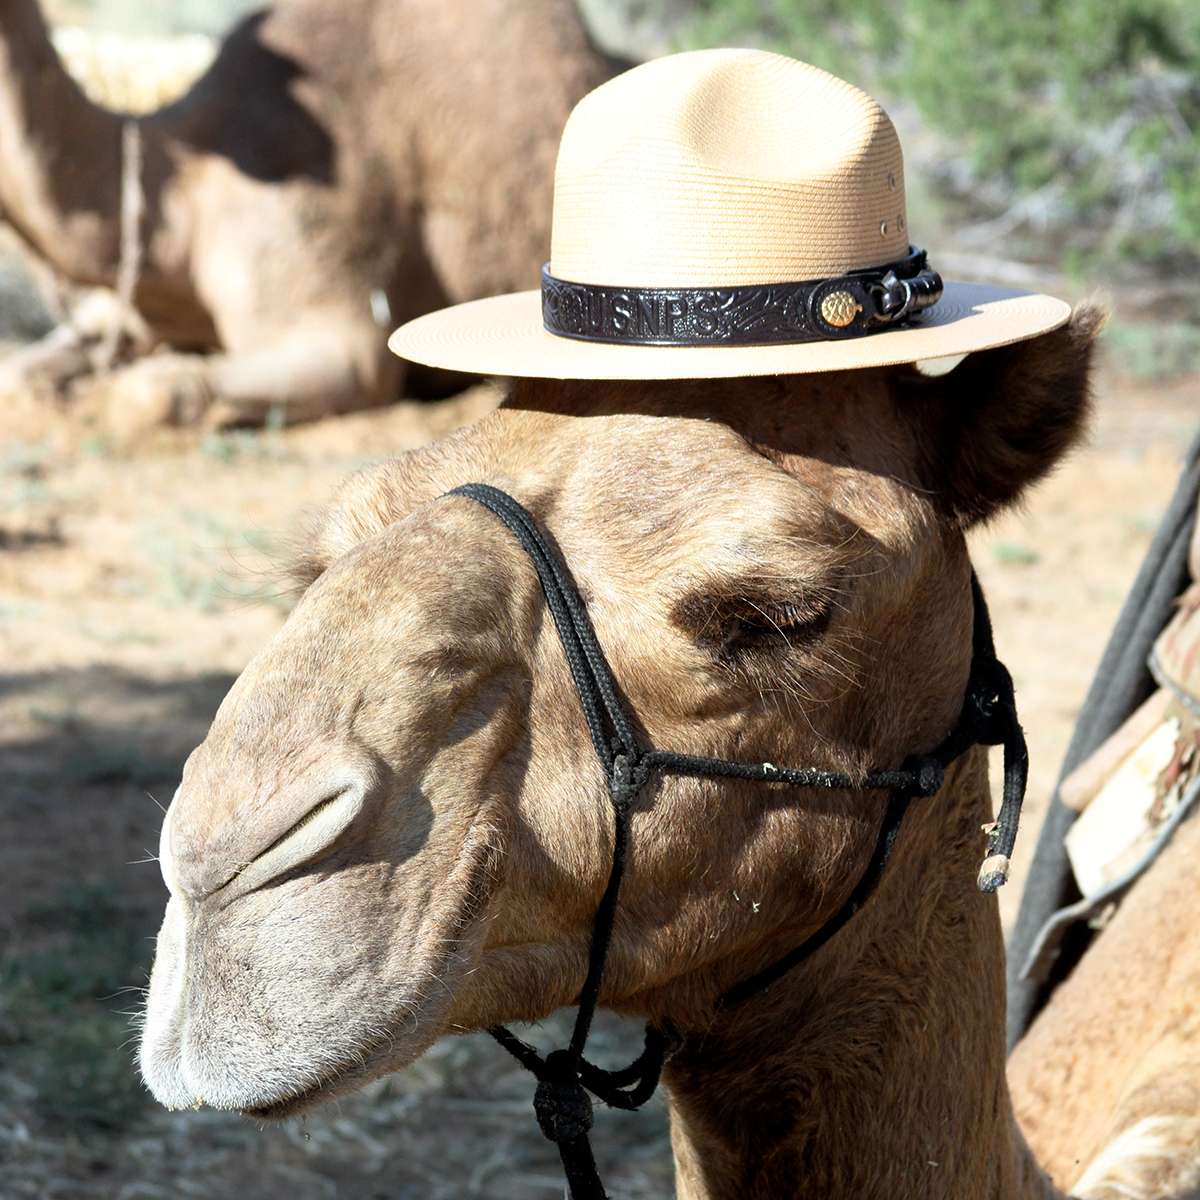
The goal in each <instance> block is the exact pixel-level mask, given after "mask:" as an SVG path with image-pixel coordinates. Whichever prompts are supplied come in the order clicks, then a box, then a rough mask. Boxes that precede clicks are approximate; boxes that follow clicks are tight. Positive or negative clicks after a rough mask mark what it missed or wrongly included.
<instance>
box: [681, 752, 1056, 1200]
mask: <svg viewBox="0 0 1200 1200" xmlns="http://www.w3.org/2000/svg"><path fill="white" fill-rule="evenodd" d="M985 763H986V760H985V759H984V757H983V753H982V752H981V751H976V752H974V753H973V754H972V755H971V756H970V758H969V759H967V760H965V761H964V763H963V765H962V767H960V768H958V769H957V770H955V771H953V772H952V773H951V775H950V777H949V779H948V782H947V784H946V787H945V788H943V790H942V792H941V793H940V794H939V795H938V796H936V797H934V798H932V799H930V800H924V801H917V802H915V804H914V807H913V809H912V810H911V811H910V813H909V815H908V817H907V818H906V822H905V826H904V828H903V829H902V832H901V835H900V838H901V840H900V842H899V843H898V844H897V848H896V852H895V854H894V855H893V858H892V861H891V863H889V866H888V869H887V872H886V873H885V877H884V880H883V882H882V883H881V884H880V888H879V890H878V891H877V892H876V894H875V896H874V897H873V898H872V900H871V901H870V902H869V903H868V905H867V906H866V907H865V908H864V909H863V910H862V911H861V912H860V913H859V914H858V915H857V916H856V917H855V918H854V919H853V920H852V921H851V922H850V924H849V925H847V926H846V927H845V928H844V929H843V930H842V931H841V932H840V933H839V934H838V935H837V936H836V937H835V938H834V939H833V940H832V941H831V942H830V943H829V944H828V945H827V946H825V947H824V948H823V949H822V950H821V951H820V952H819V953H818V954H817V955H816V956H814V958H813V959H811V960H809V961H808V962H807V963H805V964H804V965H803V966H802V967H800V968H798V969H796V970H795V971H793V972H792V973H790V974H789V975H787V976H785V977H784V978H783V979H782V980H780V981H779V982H778V983H776V984H775V985H774V986H773V987H772V988H771V989H770V990H769V991H767V992H765V993H764V994H762V995H760V996H758V997H755V998H753V999H751V1000H749V1001H748V1002H746V1003H745V1004H744V1005H743V1006H742V1007H740V1008H739V1009H737V1010H735V1011H734V1012H731V1013H729V1014H727V1015H725V1016H724V1017H719V1018H718V1019H717V1021H716V1022H715V1023H714V1025H713V1026H712V1027H711V1028H709V1029H707V1030H705V1031H703V1032H697V1033H693V1034H691V1035H690V1036H688V1037H687V1038H686V1040H685V1043H684V1046H683V1048H682V1049H681V1050H680V1051H679V1052H678V1054H677V1055H676V1056H675V1057H674V1058H673V1059H672V1060H671V1062H670V1063H669V1065H668V1068H667V1071H666V1072H665V1074H664V1079H665V1082H666V1083H667V1086H668V1089H669V1092H670V1101H671V1110H672V1125H673V1138H674V1144H675V1156H676V1167H677V1173H678V1181H677V1182H678V1194H679V1196H680V1198H681V1200H733V1198H734V1197H737V1198H738V1200H756V1198H760V1197H761V1198H762V1200H766V1198H767V1197H770V1198H771V1200H784V1198H786V1197H801V1196H804V1197H807V1196H813V1197H816V1196H820V1197H822V1198H823V1200H918V1198H920V1200H1034V1198H1037V1200H1043V1198H1044V1200H1051V1198H1053V1197H1057V1196H1058V1193H1057V1192H1055V1191H1054V1189H1053V1188H1052V1187H1051V1186H1050V1184H1049V1183H1048V1182H1047V1181H1046V1180H1045V1178H1044V1176H1043V1175H1042V1174H1041V1172H1040V1171H1039V1170H1038V1169H1037V1167H1036V1164H1034V1162H1033V1161H1032V1159H1031V1157H1030V1155H1029V1152H1028V1150H1027V1149H1026V1147H1025V1145H1024V1141H1023V1139H1022V1138H1021V1136H1020V1132H1019V1130H1018V1129H1017V1126H1016V1123H1015V1121H1014V1118H1013V1115H1012V1106H1011V1103H1010V1100H1009V1095H1008V1087H1007V1083H1006V1081H1005V1075H1004V1070H1005V1046H1004V950H1003V942H1002V938H1001V931H1000V922H999V916H998V912H997V907H996V901H995V898H994V897H985V896H982V895H980V894H979V893H978V891H977V890H976V889H975V884H974V876H975V872H976V870H977V869H978V865H979V851H980V848H981V846H982V838H981V837H980V836H979V827H980V824H981V823H982V822H983V821H984V820H987V819H988V807H987V778H986V769H985Z"/></svg>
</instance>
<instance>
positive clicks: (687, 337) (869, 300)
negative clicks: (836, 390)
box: [542, 246, 942, 346]
mask: <svg viewBox="0 0 1200 1200" xmlns="http://www.w3.org/2000/svg"><path fill="white" fill-rule="evenodd" d="M941 295H942V280H941V277H940V276H939V275H938V274H937V272H936V271H934V270H932V269H931V268H929V267H928V266H926V262H925V251H924V250H918V249H917V248H916V247H914V246H910V247H909V252H908V256H907V257H906V258H903V259H901V260H900V261H898V262H893V263H887V264H885V265H884V266H881V267H872V268H870V269H867V270H862V271H850V272H848V273H847V274H845V275H841V276H835V277H833V278H829V279H812V280H806V281H804V282H801V283H766V284H761V285H758V286H749V287H748V286H740V287H727V288H722V287H686V288H660V287H640V288H639V287H627V288H622V287H602V286H598V285H596V284H588V283H573V282H571V281H569V280H565V279H557V278H555V277H554V276H553V275H551V274H550V265H549V263H547V264H546V265H545V266H544V267H543V268H542V323H543V325H544V326H545V328H546V330H547V332H549V333H553V334H557V335H559V336H560V337H569V338H577V339H579V340H582V341H591V342H616V343H622V344H627V345H642V346H709V345H711V346H757V345H766V344H769V343H777V342H819V341H829V340H832V339H835V338H848V337H862V336H864V335H865V334H870V333H874V332H876V331H877V330H881V329H894V328H895V327H896V326H897V325H899V324H901V323H903V322H904V321H907V320H908V319H909V318H910V317H912V316H914V315H915V314H917V313H919V312H921V311H922V310H923V309H926V308H929V307H930V306H931V305H934V304H936V303H937V302H938V300H939V299H940V298H941Z"/></svg>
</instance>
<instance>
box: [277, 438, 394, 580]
mask: <svg viewBox="0 0 1200 1200" xmlns="http://www.w3.org/2000/svg"><path fill="white" fill-rule="evenodd" d="M408 481H409V473H408V472H406V471H405V468H404V464H403V463H402V462H401V460H399V459H388V460H387V461H386V462H382V463H376V464H375V465H374V466H370V467H364V468H363V469H362V470H360V471H357V472H355V474H353V475H351V476H350V478H349V479H346V480H343V482H342V483H341V485H340V486H339V487H338V490H337V492H336V493H335V494H334V496H333V499H332V500H331V501H330V502H329V503H328V504H327V505H326V506H325V507H324V508H321V509H318V510H317V511H315V512H309V513H308V514H306V516H305V517H304V519H303V520H302V521H301V524H300V527H299V529H298V530H297V532H296V533H295V534H294V535H293V537H292V540H291V545H290V547H289V553H288V556H287V557H288V561H287V564H286V567H285V573H286V575H287V576H288V578H289V579H290V580H291V583H292V588H293V590H294V591H295V592H296V593H297V594H299V593H301V592H303V591H304V590H305V589H306V588H308V587H309V586H310V585H311V584H313V583H315V582H316V580H317V579H318V578H319V577H320V576H321V575H322V574H323V573H324V571H325V568H326V567H328V566H329V564H330V563H331V562H333V560H334V559H335V558H340V557H341V556H342V555H343V554H347V553H349V551H351V550H353V549H354V547H355V546H358V545H360V544H361V543H363V542H365V541H367V540H368V539H369V538H372V537H374V536H375V535H376V534H378V533H382V532H383V530H385V529H386V528H387V527H388V526H389V525H390V524H391V523H392V522H393V521H396V520H398V519H399V518H400V517H401V516H402V515H403V514H404V512H405V511H406V504H405V492H404V487H405V484H406V483H407V482H408Z"/></svg>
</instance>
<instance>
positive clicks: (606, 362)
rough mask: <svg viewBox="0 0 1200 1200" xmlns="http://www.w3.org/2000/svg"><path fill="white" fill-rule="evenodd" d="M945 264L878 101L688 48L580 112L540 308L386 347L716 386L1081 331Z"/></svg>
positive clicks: (419, 328)
mask: <svg viewBox="0 0 1200 1200" xmlns="http://www.w3.org/2000/svg"><path fill="white" fill-rule="evenodd" d="M936 261H937V260H936V255H935V254H931V255H930V257H929V259H928V260H926V258H925V254H924V252H923V251H919V250H917V249H916V248H915V247H914V246H912V245H911V244H910V241H909V228H908V215H907V213H906V211H905V205H904V165H903V160H902V157H901V153H900V142H899V139H898V138H897V137H896V131H895V129H894V127H893V126H892V123H891V121H890V120H889V119H888V116H887V114H886V113H885V112H884V111H883V109H882V108H880V107H879V105H878V104H877V103H876V102H875V101H874V100H872V99H871V98H870V97H869V96H867V95H865V94H864V93H863V92H861V91H859V90H858V89H857V88H855V87H853V86H851V85H850V84H848V83H844V82H843V81H842V80H840V79H836V78H835V77H834V76H832V75H829V74H827V73H826V72H824V71H821V70H819V69H818V68H816V67H812V66H809V65H808V64H807V63H801V62H796V61H795V60H794V59H790V58H785V57H783V56H781V55H778V54H769V53H766V52H765V51H761V50H701V51H694V52H691V53H686V54H675V55H671V56H669V57H667V58H660V59H657V60H655V61H653V62H649V63H645V64H644V65H642V66H640V67H635V68H634V69H633V70H631V71H627V72H626V73H625V74H623V75H619V76H617V77H616V78H615V79H612V80H610V81H609V82H608V83H606V84H604V85H603V86H601V87H599V88H597V89H596V90H595V91H594V92H592V93H590V94H589V95H587V96H585V97H584V98H583V99H582V100H581V101H580V102H579V104H578V105H576V107H575V110H574V112H572V114H571V116H570V119H569V120H568V121H567V125H566V128H565V129H564V130H563V135H562V141H561V143H560V145H559V151H558V165H557V167H556V170H555V176H554V224H553V234H552V238H551V248H550V262H549V263H547V264H546V266H545V268H544V269H543V272H542V280H541V284H542V286H541V288H540V290H536V291H528V292H519V293H516V294H514V295H508V296H495V297H491V298H488V299H485V300H475V301H472V302H470V303H467V304H459V305H456V306H455V307H453V308H448V309H443V310H442V311H440V312H435V313H429V314H427V315H426V316H423V317H419V318H417V319H416V320H414V321H410V322H409V323H408V324H406V325H404V326H402V327H401V328H400V329H398V330H397V331H396V332H395V333H394V334H393V335H392V337H391V340H390V342H389V345H390V346H391V348H392V350H394V351H395V353H397V354H399V355H401V356H402V357H404V358H408V359H412V360H414V361H416V362H420V363H426V364H428V365H430V366H434V367H444V368H449V369H451V370H456V371H468V372H475V373H478V374H484V375H514V376H540V377H546V378H557V379H704V378H720V377H732V376H741V375H784V374H802V373H807V372H813V371H833V370H842V369H845V368H851V367H873V366H883V365H885V364H889V363H901V362H916V361H920V360H924V359H935V358H943V357H947V356H950V355H961V354H966V353H968V352H970V351H972V350H982V349H985V348H987V347H990V346H1001V345H1006V344H1008V343H1010V342H1016V341H1020V340H1021V339H1023V338H1029V337H1033V336H1034V335H1036V334H1039V333H1043V332H1045V331H1046V330H1049V329H1053V328H1055V327H1056V326H1058V325H1061V324H1062V323H1063V322H1064V321H1066V319H1067V316H1068V315H1069V311H1070V310H1069V307H1068V305H1067V304H1065V303H1064V302H1063V301H1061V300H1056V299H1054V298H1053V297H1051V296H1042V295H1033V294H1029V293H1025V292H1016V291H1012V290H1010V289H1004V288H995V287H989V286H987V285H984V284H975V283H954V282H947V283H945V284H944V285H943V282H942V280H941V278H940V277H939V276H938V274H937V273H936V269H935V268H936ZM530 282H531V283H533V282H536V281H533V280H531V281H530Z"/></svg>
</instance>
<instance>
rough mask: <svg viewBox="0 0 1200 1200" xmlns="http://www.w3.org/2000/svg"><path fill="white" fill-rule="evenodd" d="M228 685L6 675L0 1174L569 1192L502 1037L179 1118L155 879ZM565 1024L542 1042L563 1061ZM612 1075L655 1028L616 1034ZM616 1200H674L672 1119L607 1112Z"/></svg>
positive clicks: (2, 713) (161, 1191)
mask: <svg viewBox="0 0 1200 1200" xmlns="http://www.w3.org/2000/svg"><path fill="white" fill-rule="evenodd" d="M231 682H232V677H231V676H229V675H227V674H224V673H219V672H202V673H198V674H195V675H190V676H186V677H179V678H155V677H151V676H147V675H141V674H138V673H136V672H132V671H127V670H123V669H120V668H116V667H112V666H105V665H93V666H90V667H87V668H84V669H79V670H48V671H38V672H29V673H24V674H19V673H18V674H9V675H6V676H2V677H0V730H3V732H2V733H0V760H2V763H3V766H2V768H0V880H2V883H0V964H2V965H0V1162H3V1163H4V1166H3V1173H4V1185H3V1188H2V1189H0V1190H2V1191H3V1194H4V1196H5V1197H6V1198H7V1197H12V1198H13V1200H18V1198H20V1200H26V1198H28V1200H34V1198H36V1200H59V1198H61V1200H66V1198H68V1197H69V1198H70V1200H92V1198H96V1200H100V1198H101V1197H102V1198H104V1200H154V1198H157V1197H164V1198H165V1197H171V1198H175V1197H199V1198H202V1200H207V1198H210V1197H211V1198H214V1200H215V1198H216V1197H222V1198H224V1197H228V1196H230V1195H234V1194H236V1195H238V1196H239V1197H241V1200H285V1198H286V1200H294V1198H295V1197H296V1196H302V1197H304V1200H322V1198H324V1197H330V1198H332V1197H354V1198H355V1200H408V1198H410V1197H411V1198H412V1200H417V1198H420V1200H430V1198H435V1200H436V1198H438V1197H445V1198H447V1200H448V1198H450V1197H461V1196H487V1197H489V1198H496V1200H508V1198H511V1200H549V1198H551V1197H558V1196H561V1195H562V1178H561V1175H560V1174H559V1171H558V1166H557V1155H556V1152H555V1150H554V1148H553V1147H552V1146H551V1145H550V1144H549V1143H548V1142H546V1141H545V1140H544V1139H543V1138H542V1137H541V1134H540V1133H539V1132H538V1130H537V1126H536V1124H535V1122H534V1117H533V1111H532V1106H531V1100H532V1083H531V1080H530V1079H529V1077H528V1076H527V1075H525V1074H524V1072H522V1071H521V1070H520V1069H519V1068H517V1067H516V1066H515V1064H514V1063H513V1062H512V1061H511V1060H510V1059H509V1058H508V1057H507V1056H506V1055H505V1054H504V1053H503V1052H502V1051H501V1050H500V1049H499V1048H498V1047H496V1046H495V1045H493V1044H492V1043H491V1041H490V1039H488V1038H486V1037H470V1038H455V1039H451V1040H447V1041H445V1042H443V1043H441V1044H440V1045H438V1046H436V1047H435V1048H434V1049H433V1050H432V1051H431V1052H430V1053H429V1054H427V1055H426V1056H425V1057H424V1058H423V1059H421V1060H420V1062H418V1063H416V1064H415V1065H414V1066H413V1067H411V1068H409V1070H407V1071H405V1072H402V1073H401V1074H399V1075H395V1076H392V1077H391V1078H390V1079H388V1080H385V1081H381V1082H380V1083H378V1084H375V1085H373V1086H372V1087H371V1088H370V1089H369V1090H368V1091H366V1092H364V1093H362V1094H360V1095H357V1096H353V1097H350V1098H348V1099H346V1100H344V1101H342V1102H340V1103H339V1104H338V1105H337V1106H336V1107H334V1108H332V1109H330V1110H328V1111H322V1112H320V1113H318V1114H315V1115H313V1116H311V1117H309V1118H308V1119H307V1120H306V1121H305V1122H303V1123H300V1122H293V1123H291V1124H289V1125H285V1126H269V1127H266V1128H262V1127H259V1126H257V1125H255V1124H253V1123H251V1122H248V1121H245V1120H243V1119H242V1118H240V1117H236V1116H231V1115H228V1114H222V1113H214V1112H207V1111H204V1112H194V1113H192V1112H189V1113H167V1112H164V1111H163V1110H161V1109H159V1108H158V1106H157V1105H156V1104H155V1103H154V1102H153V1101H152V1100H151V1099H150V1097H149V1096H148V1094H147V1093H146V1092H145V1090H144V1089H143V1088H142V1086H141V1083H140V1080H139V1078H138V1076H137V1072H136V1068H135V1065H134V1058H133V1056H134V1046H133V1042H132V1038H133V1036H134V1028H135V1022H136V1013H137V1011H138V1009H139V1008H140V1004H141V996H140V989H141V987H143V986H144V984H145V980H146V972H147V971H148V969H149V966H150V959H151V955H152V952H153V940H152V939H153V935H154V933H155V931H156V930H157V928H158V923H159V920H160V919H161V914H162V906H163V904H164V902H165V890H164V888H163V885H162V881H161V879H160V877H159V873H158V868H157V865H156V863H155V862H154V860H153V852H154V851H155V850H156V848H157V845H158V832H159V827H160V825H161V821H162V812H161V810H160V808H159V805H160V804H162V805H165V804H166V803H168V802H169V800H170V797H171V794H172V792H173V790H174V788H175V785H176V782H177V780H178V777H179V773H180V770H181V768H182V765H183V761H184V759H185V758H186V756H187V754H188V753H189V752H190V751H191V749H192V747H193V746H195V745H196V743H197V742H199V741H200V740H201V738H202V737H203V736H204V732H205V730H206V729H207V727H208V723H209V721H210V720H211V717H212V714H213V712H214V710H215V709H216V707H217V705H218V704H219V703H220V700H221V697H222V696H223V695H224V693H225V691H226V690H227V689H228V687H229V685H230V683H231ZM564 1030H565V1021H564V1019H563V1017H562V1016H561V1015H560V1017H558V1018H555V1019H554V1020H552V1021H550V1022H547V1027H546V1029H545V1030H543V1031H534V1032H533V1034H532V1036H533V1037H534V1038H535V1039H536V1040H539V1041H542V1043H543V1045H545V1046H550V1045H554V1044H561V1041H560V1039H562V1038H563V1036H564ZM598 1034H599V1036H598V1037H597V1038H596V1049H597V1056H598V1057H599V1058H600V1060H601V1061H602V1062H606V1063H608V1064H611V1065H618V1064H623V1063H624V1062H625V1061H628V1060H629V1059H630V1058H632V1057H633V1056H634V1055H635V1054H636V1053H637V1051H638V1049H639V1043H640V1031H638V1030H637V1029H635V1028H632V1027H630V1026H628V1025H626V1024H624V1023H621V1022H617V1021H615V1020H611V1019H606V1020H604V1021H602V1022H601V1023H600V1025H599V1026H598ZM595 1140H596V1147H597V1157H598V1159H599V1160H600V1163H601V1167H602V1169H603V1170H604V1171H605V1173H606V1180H607V1182H608V1184H609V1187H610V1191H611V1194H612V1195H613V1196H614V1198H619V1197H626V1198H629V1200H634V1198H637V1200H640V1198H643V1197H647V1198H648V1197H651V1196H659V1197H661V1196H664V1195H670V1194H671V1191H672V1187H671V1172H670V1157H671V1156H670V1149H669V1145H668V1140H667V1133H666V1114H665V1112H664V1110H663V1109H662V1107H661V1105H659V1106H656V1107H652V1108H650V1109H649V1110H648V1111H645V1112H643V1113H640V1114H633V1115H628V1114H618V1113H610V1112H607V1111H606V1112H600V1113H598V1114H597V1129H596V1139H595Z"/></svg>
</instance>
